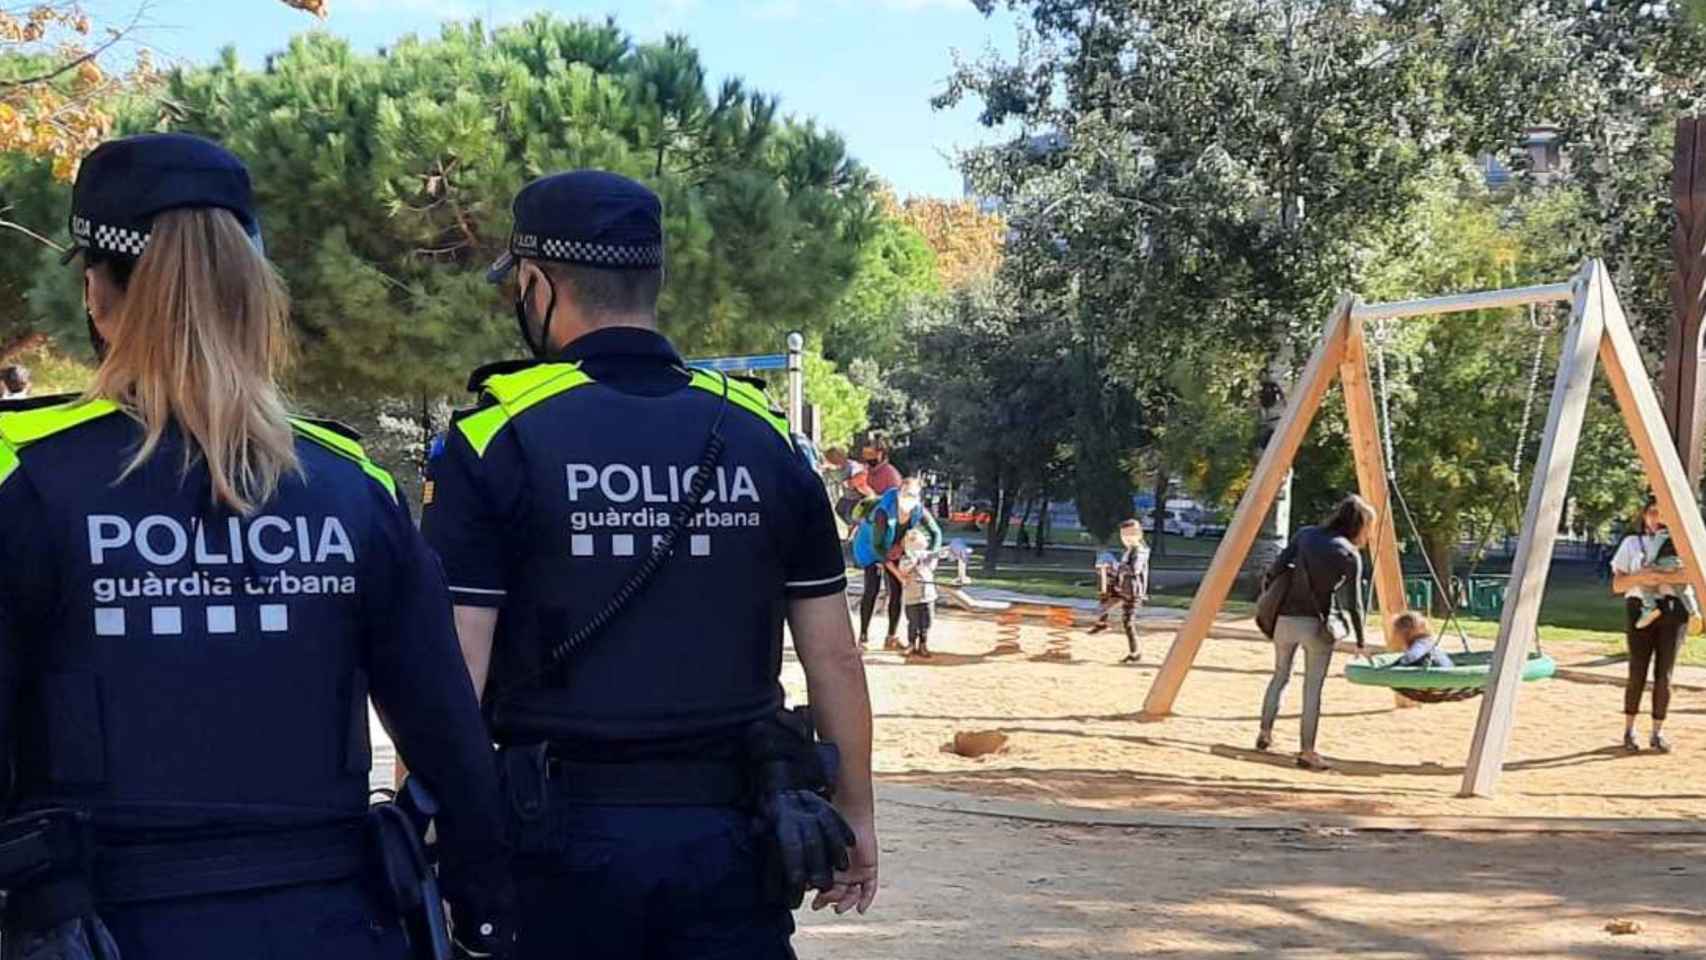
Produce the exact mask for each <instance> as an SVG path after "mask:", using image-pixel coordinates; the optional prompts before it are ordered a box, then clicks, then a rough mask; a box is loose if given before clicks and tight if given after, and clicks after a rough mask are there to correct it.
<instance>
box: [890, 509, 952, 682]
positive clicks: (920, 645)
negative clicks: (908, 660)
mask: <svg viewBox="0 0 1706 960" xmlns="http://www.w3.org/2000/svg"><path fill="white" fill-rule="evenodd" d="M904 547H905V550H904V552H903V553H902V554H901V557H900V563H899V565H898V567H897V570H896V574H897V576H899V578H900V582H901V584H902V588H901V589H902V597H903V598H904V600H905V603H906V645H907V646H906V654H907V656H912V657H918V658H920V659H923V660H928V659H930V621H931V619H932V618H933V617H934V615H935V606H936V564H937V563H938V562H939V561H940V560H941V558H942V554H943V553H945V552H946V551H945V550H931V549H930V535H929V534H927V533H925V532H924V531H923V530H919V529H917V528H914V529H911V530H908V531H907V532H906V539H905V541H904Z"/></svg>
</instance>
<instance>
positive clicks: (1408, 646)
mask: <svg viewBox="0 0 1706 960" xmlns="http://www.w3.org/2000/svg"><path fill="white" fill-rule="evenodd" d="M1392 632H1393V633H1394V634H1395V635H1396V636H1397V639H1398V641H1399V642H1400V643H1402V644H1404V655H1403V656H1401V657H1399V658H1398V666H1400V667H1437V668H1439V669H1442V670H1444V669H1449V668H1450V667H1451V657H1450V656H1448V655H1447V654H1446V652H1445V651H1443V650H1441V649H1440V648H1439V638H1438V637H1436V636H1434V632H1433V627H1432V626H1430V625H1429V624H1428V618H1427V617H1424V616H1422V615H1421V614H1419V613H1417V612H1416V611H1414V610H1406V611H1404V612H1403V613H1400V614H1399V615H1398V617H1397V619H1395V620H1393V621H1392Z"/></svg>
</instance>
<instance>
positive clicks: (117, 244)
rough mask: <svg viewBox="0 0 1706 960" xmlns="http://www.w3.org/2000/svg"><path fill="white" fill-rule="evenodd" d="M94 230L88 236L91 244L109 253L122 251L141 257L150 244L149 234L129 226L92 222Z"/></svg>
mask: <svg viewBox="0 0 1706 960" xmlns="http://www.w3.org/2000/svg"><path fill="white" fill-rule="evenodd" d="M92 226H93V227H94V230H93V231H92V236H90V237H89V238H88V241H89V245H90V246H92V247H94V248H95V249H97V250H105V251H107V252H108V253H121V254H124V255H125V256H127V257H140V256H142V251H143V250H144V249H146V248H147V246H148V234H146V233H144V232H142V231H140V230H132V229H129V228H128V227H114V226H109V225H107V224H104V223H97V224H92Z"/></svg>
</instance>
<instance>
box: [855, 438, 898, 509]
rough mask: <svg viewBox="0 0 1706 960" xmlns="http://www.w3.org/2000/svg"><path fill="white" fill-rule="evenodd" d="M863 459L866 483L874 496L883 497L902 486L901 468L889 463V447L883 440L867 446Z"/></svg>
mask: <svg viewBox="0 0 1706 960" xmlns="http://www.w3.org/2000/svg"><path fill="white" fill-rule="evenodd" d="M861 459H863V460H864V461H865V469H866V471H867V473H866V483H867V485H868V486H869V487H870V488H871V493H872V494H873V495H874V496H878V497H880V496H882V495H883V494H885V493H888V492H889V491H890V490H893V489H894V488H895V487H898V486H900V481H901V473H900V470H899V468H897V467H896V466H895V465H894V464H892V463H890V462H889V446H888V444H887V443H884V442H883V441H881V440H872V441H871V442H869V443H867V444H865V449H864V452H863V455H862V456H861Z"/></svg>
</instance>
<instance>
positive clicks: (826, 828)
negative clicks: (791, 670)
mask: <svg viewBox="0 0 1706 960" xmlns="http://www.w3.org/2000/svg"><path fill="white" fill-rule="evenodd" d="M746 747H747V755H748V760H749V762H750V763H752V765H753V767H752V770H753V788H754V792H755V796H756V798H757V803H758V810H757V813H758V824H757V828H758V833H759V834H760V836H762V837H763V839H764V842H765V848H766V854H767V856H766V859H767V860H768V861H769V865H768V866H769V869H768V870H766V871H765V873H766V876H767V877H768V878H769V880H768V882H769V885H770V887H771V893H772V895H773V897H774V898H775V899H776V900H777V901H778V902H782V903H787V904H790V905H791V906H793V907H796V908H797V907H798V906H799V905H800V903H801V902H802V901H804V900H805V896H806V891H807V890H827V889H829V888H830V887H831V886H833V885H834V884H835V871H837V870H845V869H847V866H848V864H849V862H850V861H849V857H848V853H847V850H848V848H849V847H851V846H852V845H853V843H854V835H853V828H852V827H850V826H848V825H847V821H846V820H843V819H842V818H841V814H840V813H838V812H837V811H836V809H835V807H834V806H832V805H831V804H830V798H831V797H832V796H833V795H834V790H835V783H834V776H835V768H836V753H835V748H834V747H833V746H832V745H831V744H826V743H818V742H816V739H815V736H814V734H813V731H812V723H811V714H810V712H809V711H808V710H807V709H806V708H804V707H801V708H797V709H794V710H783V711H779V712H778V713H777V714H776V715H775V716H773V717H770V718H768V719H765V720H760V721H757V722H756V723H754V724H752V725H751V726H750V727H749V728H748V729H747V735H746Z"/></svg>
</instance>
